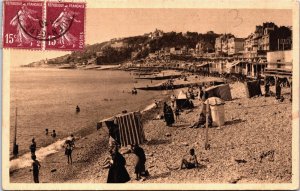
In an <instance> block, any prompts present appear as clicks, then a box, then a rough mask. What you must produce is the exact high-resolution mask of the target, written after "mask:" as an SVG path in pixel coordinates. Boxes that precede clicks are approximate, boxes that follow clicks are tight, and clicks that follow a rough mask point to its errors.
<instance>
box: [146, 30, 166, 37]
mask: <svg viewBox="0 0 300 191" xmlns="http://www.w3.org/2000/svg"><path fill="white" fill-rule="evenodd" d="M163 35H164V32H163V31H162V30H159V29H155V31H154V32H151V33H149V38H151V39H156V38H159V37H162V36H163Z"/></svg>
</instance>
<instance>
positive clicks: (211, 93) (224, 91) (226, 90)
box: [205, 84, 232, 101]
mask: <svg viewBox="0 0 300 191" xmlns="http://www.w3.org/2000/svg"><path fill="white" fill-rule="evenodd" d="M205 92H206V93H207V96H208V98H210V97H218V98H221V99H223V100H225V101H231V100H232V97H231V91H230V87H229V85H228V84H220V85H217V86H212V87H209V88H206V89H205Z"/></svg>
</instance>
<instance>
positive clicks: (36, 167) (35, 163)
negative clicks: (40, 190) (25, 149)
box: [31, 155, 41, 183]
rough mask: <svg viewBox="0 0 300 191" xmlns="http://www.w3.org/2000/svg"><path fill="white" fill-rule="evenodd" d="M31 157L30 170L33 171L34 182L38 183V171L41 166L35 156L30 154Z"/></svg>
mask: <svg viewBox="0 0 300 191" xmlns="http://www.w3.org/2000/svg"><path fill="white" fill-rule="evenodd" d="M31 159H32V160H33V163H32V171H33V181H34V183H39V182H40V181H39V171H40V168H41V164H40V162H39V161H38V160H37V159H36V156H35V155H33V156H31Z"/></svg>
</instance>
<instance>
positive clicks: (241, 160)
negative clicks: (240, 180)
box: [235, 159, 247, 164]
mask: <svg viewBox="0 0 300 191" xmlns="http://www.w3.org/2000/svg"><path fill="white" fill-rule="evenodd" d="M235 162H237V163H238V164H241V163H246V162H247V161H246V160H244V159H235Z"/></svg>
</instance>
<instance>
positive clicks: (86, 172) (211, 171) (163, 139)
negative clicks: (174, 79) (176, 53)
mask: <svg viewBox="0 0 300 191" xmlns="http://www.w3.org/2000/svg"><path fill="white" fill-rule="evenodd" d="M242 86H243V84H242V83H238V82H235V83H231V84H230V87H231V89H232V90H231V91H232V95H233V98H234V99H233V100H232V101H228V102H226V104H225V110H226V114H225V116H226V125H225V126H222V127H221V128H212V129H210V130H209V132H210V133H209V141H210V143H211V146H212V148H211V150H208V151H206V150H205V149H204V145H203V141H204V138H205V137H204V129H190V128H187V126H189V125H190V124H191V123H193V121H195V120H197V118H198V116H197V113H198V111H199V107H198V106H199V102H198V101H197V100H196V101H195V106H196V107H195V109H194V110H193V111H192V112H188V111H186V112H184V113H182V115H181V116H180V118H181V120H180V121H179V122H178V123H176V124H175V125H174V126H173V127H171V128H170V127H166V126H165V123H164V122H163V121H162V120H152V119H153V118H154V115H155V114H156V113H157V112H158V111H160V112H161V109H162V108H161V105H160V107H159V108H152V109H150V110H148V111H146V114H145V115H142V116H143V117H142V121H143V124H144V131H145V133H146V139H147V140H148V142H147V143H146V144H143V145H142V147H143V148H144V150H145V153H146V156H147V162H146V167H147V169H148V170H149V172H150V177H149V179H147V180H146V182H147V183H162V182H166V183H175V182H176V183H180V182H182V183H183V182H189V183H209V182H210V181H214V182H215V181H216V180H217V182H219V183H226V182H227V183H228V182H229V183H231V182H234V181H236V182H239V183H240V182H241V183H243V182H245V183H249V182H255V183H258V182H270V181H271V182H274V183H282V182H290V181H291V164H290V163H289V162H288V161H289V160H291V149H289V147H291V124H290V123H291V121H290V120H289V118H290V117H291V103H290V102H289V101H288V99H285V101H284V103H282V104H278V102H275V99H274V98H273V97H268V98H265V97H258V98H246V97H245V92H244V89H243V88H242ZM184 89H185V88H184ZM273 89H274V87H271V90H272V91H273ZM180 90H181V89H177V90H174V92H172V91H171V90H163V91H165V100H166V101H169V95H170V93H172V94H173V93H175V95H177V92H178V91H180ZM288 94H289V93H288V91H287V90H286V89H285V90H284V94H283V95H284V96H287V95H288ZM163 101H164V100H163ZM163 101H161V103H162V102H163ZM150 105H151V104H150ZM152 105H153V104H152ZM262 105H263V106H264V107H262ZM148 106H149V105H148ZM149 107H150V106H149ZM145 108H147V106H146V107H145ZM288 108H290V111H289V109H288ZM287 109H288V110H287ZM274 110H275V111H280V110H281V111H283V112H274ZM257 112H264V113H265V114H267V115H268V116H269V117H267V119H268V120H267V121H266V120H265V119H266V117H264V115H259V116H257ZM241 114H242V115H241ZM241 116H242V117H241ZM274 117H276V118H274ZM270 119H272V120H270ZM255 121H256V123H257V124H256V123H255ZM265 125H268V126H266V127H265ZM274 126H275V127H276V129H273V127H274ZM90 128H91V127H90ZM279 132H281V133H279ZM282 132H283V133H282ZM81 133H84V130H82V132H81ZM167 134H171V136H166V135H167ZM266 135H267V137H266ZM279 135H281V136H279ZM272 136H273V137H272ZM264 140H267V141H266V142H265V141H264ZM278 141H279V142H278ZM274 144H276V145H278V149H277V147H276V150H275V151H274V152H275V153H276V155H275V162H270V161H269V158H268V157H267V159H263V163H261V162H259V160H258V159H259V157H260V156H261V154H263V153H264V152H268V151H270V150H271V151H272V150H274V148H273V147H274ZM191 147H193V148H195V149H196V154H197V155H198V156H199V160H200V163H201V164H202V165H203V168H202V169H199V170H191V171H189V170H184V171H176V170H175V171H174V170H172V169H174V167H177V166H179V164H178V161H180V158H181V157H182V156H183V155H184V154H186V153H187V151H188V149H189V148H191ZM287 147H288V149H286V148H287ZM255 148H259V149H258V150H253V149H255ZM282 148H285V149H282ZM107 150H108V130H107V129H106V127H103V128H101V129H100V130H99V131H97V130H96V128H94V129H90V133H86V134H85V136H82V137H81V138H80V139H78V140H77V141H76V148H75V150H74V155H73V161H74V164H73V165H66V157H65V155H64V152H63V150H61V151H59V152H56V153H54V154H50V155H49V156H47V157H46V158H45V159H44V161H43V162H42V168H43V170H41V175H40V176H41V178H40V179H41V181H42V182H90V183H105V181H106V177H107V172H108V170H107V169H102V168H101V163H102V161H103V160H104V159H105V157H106V156H107V155H108V151H107ZM124 157H125V158H126V161H127V165H126V168H127V170H128V171H129V174H130V176H131V177H132V180H131V181H130V182H133V183H137V181H135V180H133V177H134V172H133V169H134V168H133V167H134V157H133V156H132V154H125V155H124ZM236 160H238V161H239V160H242V161H246V162H245V164H240V163H238V162H236ZM166 162H168V163H169V164H166ZM87 164H89V165H87ZM280 165H281V166H280ZM250 167H252V170H251V168H250ZM29 169H30V167H25V168H22V169H18V170H16V171H15V172H13V173H12V174H11V176H10V178H11V181H12V182H32V177H31V176H32V175H31V174H30V173H28V171H29ZM220 169H225V170H221V171H220ZM270 169H271V170H270ZM276 169H278V170H276ZM53 170H55V171H54V172H52V171H53ZM70 173H72V174H75V175H74V177H73V178H72V179H70V177H69V174H70ZM255 173H256V174H257V175H255ZM171 175H172V176H171ZM195 177H198V178H195Z"/></svg>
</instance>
